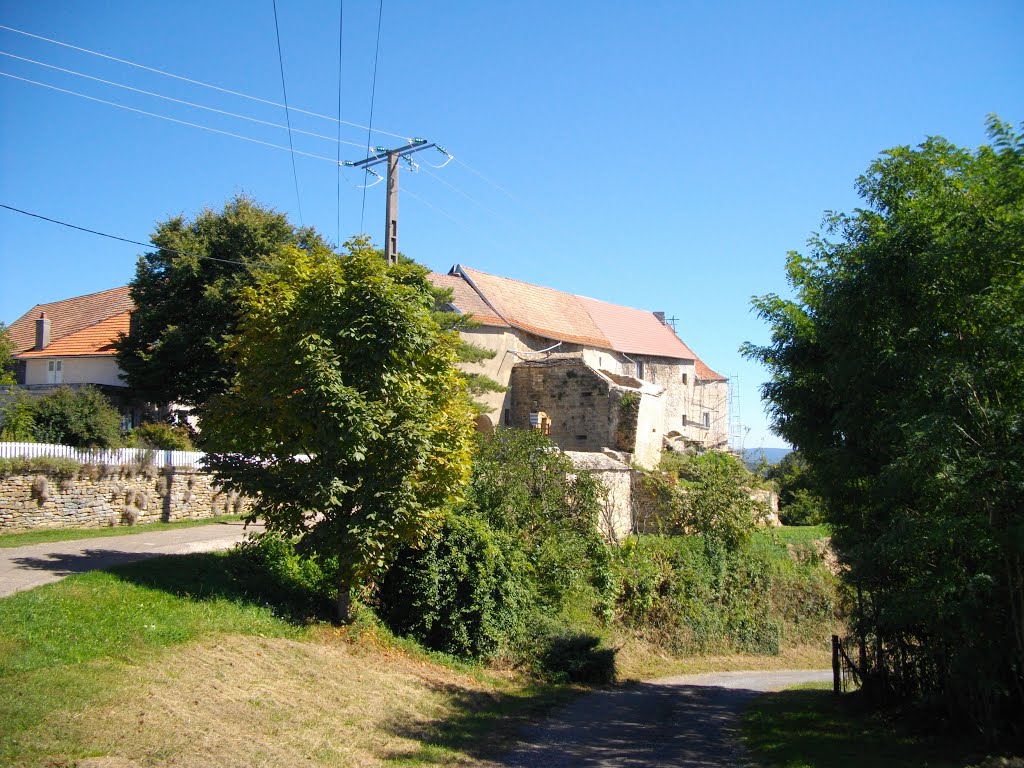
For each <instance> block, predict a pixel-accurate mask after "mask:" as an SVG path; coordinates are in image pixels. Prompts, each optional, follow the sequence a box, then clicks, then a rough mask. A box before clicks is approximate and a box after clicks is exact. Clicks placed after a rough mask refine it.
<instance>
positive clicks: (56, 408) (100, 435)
mask: <svg viewBox="0 0 1024 768" xmlns="http://www.w3.org/2000/svg"><path fill="white" fill-rule="evenodd" d="M31 415H32V424H33V426H32V430H33V437H35V439H36V441H37V442H40V443H58V444H61V445H71V446H74V447H76V448H115V447H117V446H119V445H120V444H121V416H120V414H118V412H117V409H115V408H114V406H112V405H111V404H110V401H109V400H107V398H106V397H104V395H103V393H102V392H100V391H99V390H98V389H96V388H94V387H82V388H81V389H79V390H72V389H71V388H70V387H59V388H58V389H56V390H54V391H53V392H51V393H49V394H48V395H46V396H45V397H41V398H40V399H39V400H38V401H37V402H36V403H35V404H34V408H33V412H32V414H31Z"/></svg>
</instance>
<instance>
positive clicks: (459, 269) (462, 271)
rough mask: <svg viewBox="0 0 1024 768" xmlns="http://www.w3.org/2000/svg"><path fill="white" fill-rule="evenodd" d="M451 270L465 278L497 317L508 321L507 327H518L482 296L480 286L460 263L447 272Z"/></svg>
mask: <svg viewBox="0 0 1024 768" xmlns="http://www.w3.org/2000/svg"><path fill="white" fill-rule="evenodd" d="M452 272H454V273H455V274H457V275H458V276H459V277H461V278H462V279H463V280H465V281H466V282H467V283H469V287H470V288H472V289H473V290H474V291H475V292H476V295H477V296H479V297H480V300H481V301H482V302H483V303H484V304H486V305H487V306H488V307H490V308H491V311H492V312H494V314H495V315H497V316H498V317H499V318H501V319H502V320H504V321H505V322H506V323H508V327H509V328H518V327H519V326H517V325H515V324H513V323H511V322H509V319H508V318H507V317H505V316H504V315H503V314H501V312H499V311H498V308H497V307H496V306H494V305H493V304H492V303H491V300H490V299H488V298H487V297H486V296H484V292H483V291H481V290H480V288H478V287H477V284H476V283H474V282H473V279H472V278H471V277H470V276H469V275H467V274H466V271H465V268H464V267H463V266H462V265H461V264H456V265H455V266H454V267H452V268H451V270H450V271H449V272H448V274H451V273H452ZM483 274H485V275H486V274H487V273H486V272H484V273H483ZM489 277H494V275H489Z"/></svg>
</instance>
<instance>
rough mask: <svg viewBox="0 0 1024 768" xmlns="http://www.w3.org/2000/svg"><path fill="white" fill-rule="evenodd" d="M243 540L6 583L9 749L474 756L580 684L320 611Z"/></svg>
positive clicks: (412, 760)
mask: <svg viewBox="0 0 1024 768" xmlns="http://www.w3.org/2000/svg"><path fill="white" fill-rule="evenodd" d="M238 557H239V556H238V554H237V553H235V552H227V553H203V554H194V555H182V556H170V557H162V558H156V559H153V560H148V561H144V562H140V563H133V564H131V565H126V566H122V567H119V568H117V569H114V570H113V571H111V572H99V571H97V572H92V573H88V574H83V575H80V576H74V577H70V578H68V579H65V580H63V581H61V582H58V583H55V584H50V585H47V586H44V587H41V588H38V589H35V590H31V591H28V592H22V593H18V594H16V595H12V596H11V597H8V598H4V599H0V765H18V766H47V768H53V766H70V765H89V764H90V762H89V761H90V760H94V759H95V760H100V762H98V763H96V764H97V765H102V764H111V765H114V764H116V765H121V764H136V763H137V764H166V763H174V764H175V765H179V766H181V765H184V766H188V765H196V766H200V765H219V766H238V768H242V766H252V765H268V766H270V765H294V764H300V763H301V764H313V765H324V766H348V765H378V764H395V765H425V764H433V765H475V764H478V763H479V761H480V760H481V759H482V758H481V755H482V754H483V750H484V749H485V748H493V747H494V746H495V745H496V744H498V745H500V743H501V741H500V736H501V733H502V732H506V733H507V732H510V731H511V730H512V729H513V728H514V727H515V725H516V724H517V723H518V722H521V721H522V718H524V717H527V716H529V715H531V714H533V713H536V712H539V711H543V710H544V709H545V708H547V707H550V706H551V705H552V704H554V703H555V702H558V701H561V700H564V699H565V698H566V697H567V696H569V695H572V694H573V690H572V689H570V688H567V687H564V686H562V687H560V686H546V685H538V684H534V683H531V682H530V681H528V680H526V679H524V678H521V677H517V676H515V675H509V674H502V673H497V672H491V671H488V670H486V669H484V668H482V667H480V666H477V665H473V664H467V663H465V662H460V661H458V660H454V659H446V658H444V657H441V656H438V655H436V654H429V653H426V652H424V651H422V650H420V649H419V648H418V646H416V645H415V644H412V643H410V642H408V641H403V640H398V639H395V638H393V637H392V636H390V634H388V633H387V632H386V630H384V629H382V628H381V627H380V626H379V625H378V624H377V623H376V621H375V619H373V617H372V614H368V612H365V611H364V613H363V619H362V620H361V621H358V622H357V623H356V624H355V625H354V626H352V627H348V628H345V629H339V628H336V627H333V626H331V625H330V624H328V623H325V622H322V621H319V620H317V618H316V616H315V615H313V617H312V618H310V613H309V607H308V606H296V605H290V604H289V603H288V594H287V591H286V590H282V585H281V584H280V583H276V582H275V576H274V575H273V574H266V573H264V574H260V573H254V572H253V571H252V570H251V569H248V570H247V569H245V568H238V567H237V565H238V563H237V560H233V559H234V558H238ZM103 760H110V761H112V762H110V763H104V762H102V761H103ZM117 761H121V762H117Z"/></svg>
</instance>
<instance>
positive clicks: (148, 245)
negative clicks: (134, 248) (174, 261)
mask: <svg viewBox="0 0 1024 768" xmlns="http://www.w3.org/2000/svg"><path fill="white" fill-rule="evenodd" d="M0 208H6V209H7V210H8V211H14V212H15V213H21V214H24V215H25V216H31V217H32V218H34V219H42V220H43V221H48V222H50V223H51V224H60V225H61V226H62V227H68V228H70V229H77V230H79V231H80V232H88V233H89V234H90V235H99V236H100V237H106V238H109V239H111V240H120V241H121V242H122V243H131V244H132V245H141V246H142V247H143V248H158V249H159V250H161V251H166V252H168V253H173V254H175V255H178V256H194V257H195V258H197V259H206V260H207V261H219V262H222V263H224V264H239V265H241V266H243V267H248V266H249V265H248V264H246V263H245V262H244V261H233V260H231V259H218V258H216V257H214V256H206V255H204V254H201V253H192V252H191V251H179V250H176V249H174V248H165V247H164V246H162V245H157V244H155V243H152V242H149V243H144V242H142V241H141V240H131V239H129V238H127V237H119V236H118V235H111V234H108V233H107V232H100V231H99V230H98V229H89V228H88V227H80V226H78V225H77V224H69V223H68V222H66V221H61V220H60V219H51V218H50V217H49V216H43V215H42V214H39V213H32V212H31V211H23V210H22V209H21V208H15V207H14V206H13V205H4V204H3V203H0Z"/></svg>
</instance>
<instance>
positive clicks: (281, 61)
mask: <svg viewBox="0 0 1024 768" xmlns="http://www.w3.org/2000/svg"><path fill="white" fill-rule="evenodd" d="M271 2H272V3H273V5H274V35H275V36H276V37H277V63H278V64H279V65H280V67H281V94H282V95H283V96H284V120H285V123H286V124H287V125H288V149H289V150H291V154H292V177H293V178H294V179H295V200H296V202H297V203H298V205H299V226H300V227H304V226H306V225H305V223H304V222H303V220H302V197H300V196H299V170H298V168H296V166H295V147H294V145H293V144H292V118H291V116H290V115H289V114H288V88H287V87H286V86H285V84H284V56H282V55H281V29H280V28H279V27H278V25H277V0H271Z"/></svg>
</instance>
